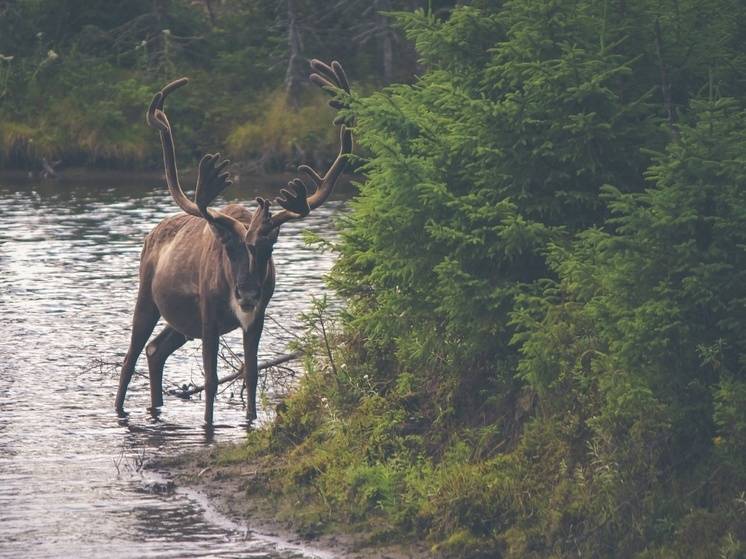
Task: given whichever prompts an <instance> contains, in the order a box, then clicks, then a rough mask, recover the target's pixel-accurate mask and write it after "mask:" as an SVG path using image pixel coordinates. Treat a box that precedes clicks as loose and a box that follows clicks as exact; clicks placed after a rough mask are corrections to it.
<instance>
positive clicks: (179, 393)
mask: <svg viewBox="0 0 746 559" xmlns="http://www.w3.org/2000/svg"><path fill="white" fill-rule="evenodd" d="M302 355H303V352H301V351H296V352H293V353H287V354H285V355H280V356H279V357H275V358H274V359H270V360H269V361H262V362H261V363H259V365H258V367H257V368H258V369H259V370H260V371H261V370H264V369H269V368H271V367H276V366H277V365H282V364H283V363H287V362H288V361H292V360H293V359H298V358H299V357H300V356H302ZM242 375H243V367H241V368H240V369H239V370H238V371H236V372H235V373H233V374H230V375H228V376H227V377H223V378H221V379H219V380H218V384H219V385H220V384H225V383H226V382H232V381H234V380H236V379H238V378H240V377H241V376H242ZM204 389H205V385H204V384H203V385H202V386H193V387H192V388H185V387H181V388H172V389H171V390H169V391H168V393H169V394H171V395H172V396H176V397H178V398H182V399H184V400H187V399H189V397H191V396H193V395H194V394H198V393H200V392H202V391H203V390H204Z"/></svg>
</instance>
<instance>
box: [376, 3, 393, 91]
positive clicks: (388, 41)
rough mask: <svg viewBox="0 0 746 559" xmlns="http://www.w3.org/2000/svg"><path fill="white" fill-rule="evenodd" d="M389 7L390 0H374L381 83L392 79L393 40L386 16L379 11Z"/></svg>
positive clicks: (388, 82)
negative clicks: (380, 63) (381, 69)
mask: <svg viewBox="0 0 746 559" xmlns="http://www.w3.org/2000/svg"><path fill="white" fill-rule="evenodd" d="M390 9H391V1H390V0H376V12H377V15H376V18H377V19H378V27H379V37H380V42H381V58H382V62H383V83H384V84H386V85H388V84H390V83H391V82H393V81H394V40H393V36H392V32H391V27H390V26H389V21H388V17H387V16H385V15H382V14H381V12H382V11H384V12H385V11H388V10H390Z"/></svg>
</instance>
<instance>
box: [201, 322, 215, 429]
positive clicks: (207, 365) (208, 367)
mask: <svg viewBox="0 0 746 559" xmlns="http://www.w3.org/2000/svg"><path fill="white" fill-rule="evenodd" d="M218 340H219V336H218V334H217V332H209V331H207V329H204V328H203V330H202V368H203V369H204V370H205V424H206V425H212V410H213V406H214V404H215V395H216V394H217V392H218Z"/></svg>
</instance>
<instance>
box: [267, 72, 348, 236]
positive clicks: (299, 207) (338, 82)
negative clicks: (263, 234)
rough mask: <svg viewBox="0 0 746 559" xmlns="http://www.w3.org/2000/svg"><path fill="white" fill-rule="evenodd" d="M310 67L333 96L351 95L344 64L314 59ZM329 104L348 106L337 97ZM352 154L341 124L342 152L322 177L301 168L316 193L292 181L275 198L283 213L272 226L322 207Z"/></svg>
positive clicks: (314, 77)
mask: <svg viewBox="0 0 746 559" xmlns="http://www.w3.org/2000/svg"><path fill="white" fill-rule="evenodd" d="M311 68H312V69H313V70H314V72H313V73H312V74H311V76H310V79H311V81H313V82H314V83H315V84H317V85H319V86H320V87H322V88H323V89H325V90H327V91H329V92H330V93H333V94H336V93H338V92H339V91H340V90H342V91H343V92H344V93H347V94H349V93H350V83H349V81H348V80H347V75H346V74H345V71H344V69H343V68H342V65H341V64H340V63H339V62H337V61H336V60H335V61H333V62H332V63H331V65H327V64H324V63H323V62H321V61H320V60H316V59H313V60H311ZM329 105H330V106H331V107H333V108H335V109H340V108H345V107H346V106H347V104H346V103H345V101H344V100H340V99H338V98H335V99H332V100H331V101H329ZM338 120H339V117H337V118H336V119H335V121H334V123H335V124H337V123H338ZM350 153H352V132H351V131H350V130H349V129H348V128H347V127H346V126H345V125H344V124H342V125H341V126H340V129H339V153H338V154H337V157H336V159H335V160H334V162H333V163H332V165H331V166H330V167H329V169H328V170H327V171H326V173H324V175H323V176H322V175H320V174H319V173H318V172H316V171H315V170H314V169H313V168H311V167H309V166H308V165H301V166H300V167H298V170H299V171H301V172H303V173H305V174H307V175H308V176H309V178H310V179H311V182H312V183H313V184H314V186H315V187H316V192H314V194H313V195H312V196H309V195H308V188H307V187H306V185H305V183H304V182H303V181H302V180H301V179H299V178H295V179H293V180H291V181H290V182H289V183H288V187H287V188H283V189H282V190H281V191H280V193H281V195H280V196H279V197H277V198H276V199H275V202H276V203H277V204H278V205H279V206H280V207H282V208H283V211H281V212H279V213H277V214H275V215H273V216H272V220H271V221H272V227H279V226H280V225H282V224H283V223H285V222H286V221H290V220H292V219H300V218H302V217H305V216H307V215H308V214H309V213H310V211H311V210H313V209H316V208H318V207H319V206H320V205H321V204H323V203H324V202H325V201H326V200H327V198H329V195H330V194H331V193H332V190H333V189H334V185H335V183H336V182H337V179H338V178H339V176H340V175H341V174H342V172H343V171H344V169H345V166H346V165H347V155H348V154H350Z"/></svg>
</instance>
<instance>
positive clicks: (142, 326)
mask: <svg viewBox="0 0 746 559" xmlns="http://www.w3.org/2000/svg"><path fill="white" fill-rule="evenodd" d="M160 316H161V314H160V312H159V311H158V307H156V305H155V303H154V302H153V298H152V297H151V295H150V291H149V290H147V289H143V287H142V284H141V285H140V291H139V292H138V294H137V303H136V304H135V312H134V316H133V317H132V335H131V337H130V347H129V349H128V350H127V355H126V356H125V357H124V363H123V364H122V371H121V373H120V374H119V389H118V390H117V398H116V403H115V408H116V410H117V413H118V414H119V415H124V397H125V396H126V394H127V387H128V386H129V383H130V380H131V379H132V373H134V372H135V363H137V358H138V357H139V356H140V353H141V352H142V348H143V347H145V343H146V342H147V341H148V338H149V337H150V334H152V333H153V328H155V325H156V323H157V322H158V319H159V318H160Z"/></svg>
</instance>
